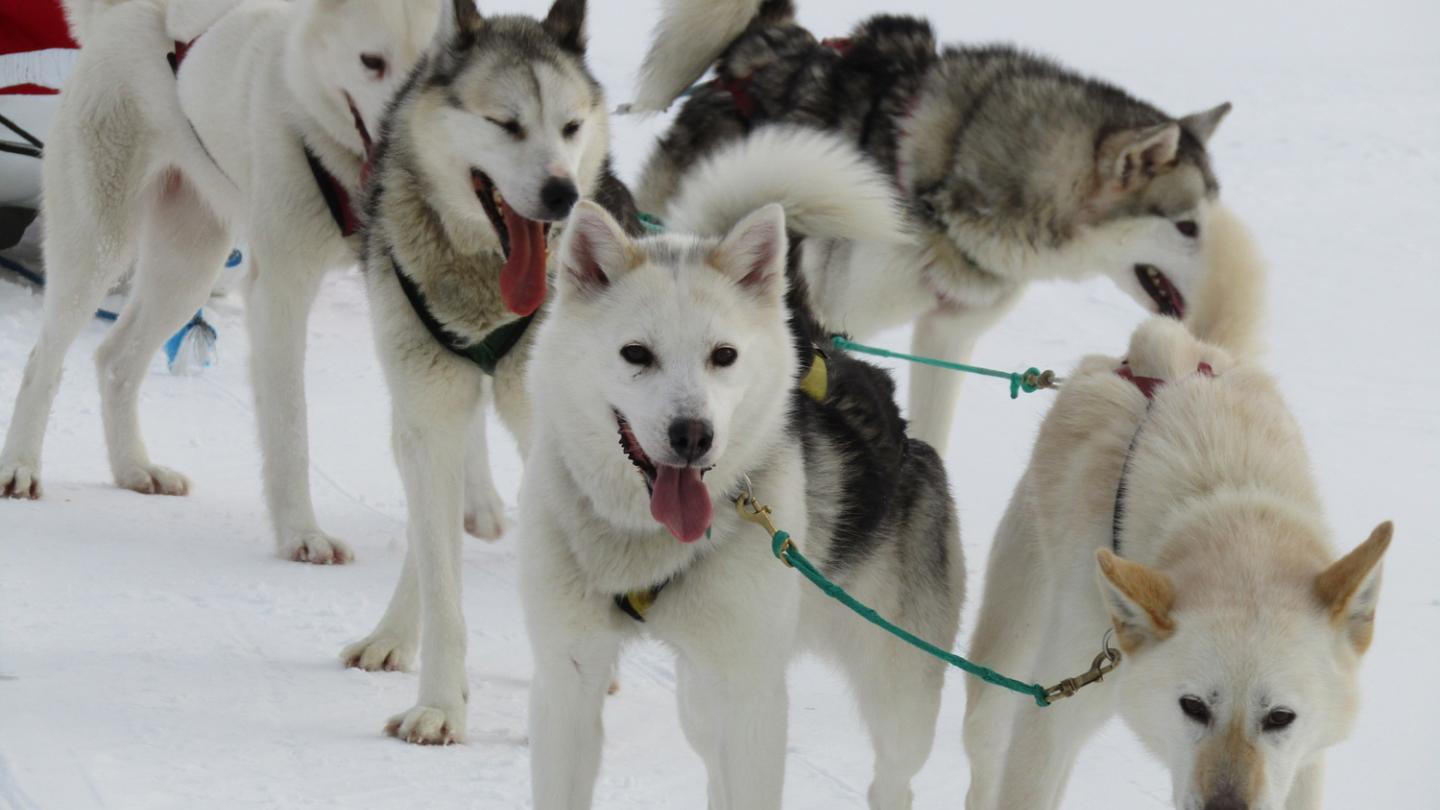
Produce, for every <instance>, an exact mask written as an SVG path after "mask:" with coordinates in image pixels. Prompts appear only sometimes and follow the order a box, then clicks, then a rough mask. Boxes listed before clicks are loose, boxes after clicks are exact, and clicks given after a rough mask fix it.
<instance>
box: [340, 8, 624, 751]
mask: <svg viewBox="0 0 1440 810" xmlns="http://www.w3.org/2000/svg"><path fill="white" fill-rule="evenodd" d="M454 8H455V15H454V25H453V26H447V28H448V29H449V30H448V31H447V34H446V39H445V40H444V41H443V42H442V43H441V44H440V45H439V46H438V47H437V48H435V49H434V51H433V53H431V54H430V55H428V56H426V57H424V58H423V59H422V61H421V63H420V65H419V66H418V67H417V68H416V70H415V73H414V75H413V76H412V77H411V78H410V80H409V81H408V82H407V83H406V85H405V86H404V87H403V88H402V89H401V90H400V92H399V94H398V95H397V96H396V98H395V101H394V103H393V105H392V106H391V108H390V112H389V114H388V115H387V117H386V119H385V123H384V127H383V131H382V133H381V137H380V140H379V144H378V146H377V148H376V156H375V161H374V179H373V181H372V183H371V188H370V194H369V197H368V199H367V205H366V222H367V225H366V230H365V238H364V249H363V255H364V267H365V276H366V283H367V287H368V291H369V295H370V310H371V315H372V319H373V321H374V326H375V339H376V344H377V346H378V353H379V357H380V362H381V365H382V367H383V368H384V371H385V376H386V380H387V382H388V383H389V387H390V392H391V399H392V403H393V434H392V435H393V446H394V452H395V458H396V461H397V463H398V464H399V468H400V473H401V478H402V479H403V481H404V485H405V492H406V499H407V503H408V508H409V528H408V531H407V535H408V540H409V544H408V548H407V552H406V557H405V563H404V568H403V570H402V572H401V576H400V581H399V584H398V585H397V587H396V591H395V595H394V599H393V600H392V601H391V604H390V606H389V608H388V609H387V610H386V612H385V615H384V617H383V618H382V619H381V621H380V623H379V625H378V626H377V628H376V629H375V631H374V632H373V633H371V634H370V635H369V636H368V637H367V638H365V639H363V640H361V641H359V642H356V643H355V644H352V645H350V646H348V647H347V648H346V649H345V650H344V652H343V653H342V657H343V658H344V660H345V662H346V663H347V664H348V665H350V666H355V667H360V668H362V669H367V670H377V669H405V668H408V667H409V666H410V664H411V662H412V661H413V659H414V657H415V653H416V651H417V648H418V649H419V651H420V652H421V654H422V656H421V664H422V666H421V671H420V692H419V699H418V701H417V704H416V706H415V707H414V708H413V709H411V710H409V711H407V712H406V713H404V714H401V715H398V716H396V717H394V718H393V719H392V720H391V721H390V722H389V724H388V726H387V731H388V732H389V733H390V734H393V735H396V736H399V737H401V738H403V739H406V740H409V741H411V742H417V743H448V742H453V741H458V740H461V739H463V738H464V736H465V699H466V698H465V695H466V694H467V691H468V690H467V689H466V687H465V625H464V617H463V616H462V615H461V612H460V597H459V593H460V567H459V555H460V540H461V530H462V527H466V528H469V530H470V531H471V532H472V533H476V534H493V535H497V536H498V534H499V532H500V530H501V527H500V525H499V517H500V514H501V511H502V507H501V504H500V502H499V498H498V496H496V495H495V494H494V488H493V486H492V485H491V483H490V477H489V476H490V473H489V459H488V458H487V457H486V455H485V447H484V441H483V438H484V429H485V422H484V415H483V411H482V409H481V402H482V397H483V395H484V393H485V391H486V389H488V388H490V387H491V382H490V381H489V380H488V379H487V375H494V382H493V385H494V388H495V391H496V394H497V405H498V406H499V408H500V411H501V413H502V415H503V416H505V417H506V421H507V423H508V424H509V426H510V427H511V428H512V429H513V430H514V432H515V434H516V436H517V438H518V439H519V440H520V442H521V444H522V447H523V445H524V444H525V441H526V435H527V431H526V429H525V427H526V425H525V423H526V420H525V418H524V415H525V413H526V404H525V399H524V393H523V388H524V386H523V374H521V373H519V372H518V371H517V369H521V368H523V363H524V357H525V354H526V351H527V347H528V345H529V343H528V341H529V339H530V335H531V330H530V329H529V326H530V322H531V320H532V319H533V318H535V317H537V315H538V311H539V310H540V308H541V306H542V305H543V304H544V302H545V300H546V297H547V291H548V289H549V286H550V282H549V279H548V272H549V264H550V263H549V255H550V242H551V241H552V240H553V239H554V238H555V237H556V235H558V233H559V229H560V225H561V223H562V222H563V220H564V219H565V218H566V217H567V216H568V215H569V214H570V210H571V208H572V207H573V206H574V205H575V202H576V200H578V199H579V198H580V197H582V196H584V197H587V198H595V199H599V200H602V201H605V202H606V203H607V204H608V205H610V206H611V207H612V209H613V210H615V211H616V212H617V216H619V217H620V218H621V219H623V220H625V221H627V222H628V223H630V227H631V229H632V231H638V230H639V229H640V225H639V220H638V218H637V217H636V216H635V212H634V207H633V204H632V203H631V201H630V198H629V191H628V190H627V189H626V188H625V187H624V186H623V185H622V184H620V183H619V181H618V180H616V179H615V178H614V176H613V175H612V174H611V172H610V169H609V163H608V152H607V150H608V148H609V117H608V113H607V112H606V108H605V98H604V94H603V92H602V90H601V88H600V85H599V84H598V83H597V82H596V81H595V79H594V77H593V76H591V74H590V72H589V70H588V69H587V67H586V65H585V33H584V25H585V2H584V0H556V2H555V3H554V5H553V6H552V7H551V9H550V11H549V14H548V15H547V16H546V17H545V19H544V20H543V21H542V20H536V19H533V18H530V17H521V16H494V17H482V16H481V15H480V13H479V12H478V11H477V10H476V8H475V6H474V4H473V3H472V2H471V1H470V0H455V2H454ZM467 436H468V437H470V439H469V441H467ZM477 482H478V485H477ZM487 493H488V495H487ZM477 524H478V525H477ZM422 617H423V620H422ZM422 628H423V632H422ZM422 639H423V644H422V643H421V642H422Z"/></svg>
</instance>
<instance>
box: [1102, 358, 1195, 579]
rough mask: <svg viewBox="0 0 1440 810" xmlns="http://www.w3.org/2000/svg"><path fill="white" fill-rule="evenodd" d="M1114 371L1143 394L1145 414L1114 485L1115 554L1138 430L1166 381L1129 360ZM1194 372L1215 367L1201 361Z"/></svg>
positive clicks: (1112, 534)
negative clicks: (1139, 370) (1138, 370)
mask: <svg viewBox="0 0 1440 810" xmlns="http://www.w3.org/2000/svg"><path fill="white" fill-rule="evenodd" d="M1115 373H1116V374H1117V375H1118V376H1119V377H1120V378H1121V379H1125V380H1129V381H1130V382H1131V383H1133V384H1134V386H1135V387H1136V388H1137V389H1139V391H1140V393H1142V394H1144V395H1145V400H1146V402H1145V415H1144V416H1142V417H1140V423H1139V424H1138V425H1136V426H1135V435H1133V436H1131V437H1130V446H1129V447H1128V448H1126V450H1125V462H1124V463H1123V464H1121V465H1120V483H1118V484H1117V485H1116V486H1115V510H1114V513H1113V516H1112V517H1111V519H1110V550H1111V551H1114V552H1115V553H1116V554H1117V555H1118V554H1120V530H1121V529H1122V528H1123V524H1124V521H1125V481H1126V480H1127V479H1128V478H1129V477H1130V459H1131V458H1132V457H1133V456H1134V455H1135V445H1136V444H1138V443H1139V441H1140V432H1141V431H1142V430H1144V428H1145V423H1146V422H1147V421H1149V420H1150V411H1151V409H1152V408H1154V407H1155V392H1156V391H1158V390H1159V389H1160V386H1162V385H1164V384H1165V383H1166V382H1167V381H1166V380H1163V379H1161V378H1159V377H1142V376H1140V375H1139V374H1136V373H1135V372H1134V371H1133V370H1132V369H1131V368H1130V361H1129V360H1125V361H1122V363H1121V365H1120V368H1117V369H1115ZM1195 373H1196V374H1203V375H1204V376H1206V377H1214V376H1215V369H1213V368H1211V367H1210V364H1209V363H1201V364H1199V365H1198V366H1196V367H1195Z"/></svg>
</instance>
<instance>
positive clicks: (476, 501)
mask: <svg viewBox="0 0 1440 810" xmlns="http://www.w3.org/2000/svg"><path fill="white" fill-rule="evenodd" d="M485 387H486V388H489V387H490V386H489V385H488V384H487V385H486V386H485ZM487 421H488V418H487V415H486V413H485V407H484V403H483V402H481V403H480V405H478V406H477V407H476V408H475V418H474V419H473V420H472V421H471V422H470V437H469V443H468V444H467V445H466V447H465V531H466V532H468V533H470V534H471V535H472V536H474V537H478V538H480V539H481V540H499V539H500V536H501V535H503V534H504V533H505V502H504V501H502V500H501V499H500V493H498V492H496V491H495V482H494V480H493V479H492V478H491V477H490V451H489V447H488V443H487V441H486V437H485V433H486V428H487V426H486V422H487Z"/></svg>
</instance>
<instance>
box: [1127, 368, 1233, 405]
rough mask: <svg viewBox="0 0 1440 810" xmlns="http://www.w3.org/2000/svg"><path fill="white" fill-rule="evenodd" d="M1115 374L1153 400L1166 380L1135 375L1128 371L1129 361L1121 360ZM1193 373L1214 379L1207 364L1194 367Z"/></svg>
mask: <svg viewBox="0 0 1440 810" xmlns="http://www.w3.org/2000/svg"><path fill="white" fill-rule="evenodd" d="M1115 373H1116V374H1118V375H1120V376H1121V377H1122V378H1124V379H1127V380H1129V381H1130V382H1132V383H1134V384H1135V387H1136V388H1138V389H1140V393H1142V394H1144V395H1145V398H1146V399H1154V398H1155V390H1156V389H1157V388H1159V387H1160V386H1162V385H1164V384H1165V383H1166V382H1167V380H1162V379H1160V378H1159V377H1142V376H1140V375H1139V374H1136V373H1135V372H1133V371H1131V370H1130V361H1129V360H1122V361H1121V362H1120V368H1117V369H1115ZM1195 373H1196V374H1203V375H1205V376H1206V377H1214V376H1215V369H1213V368H1211V367H1210V364H1209V363H1201V364H1200V365H1198V366H1196V367H1195Z"/></svg>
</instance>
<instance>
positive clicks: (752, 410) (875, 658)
mask: <svg viewBox="0 0 1440 810" xmlns="http://www.w3.org/2000/svg"><path fill="white" fill-rule="evenodd" d="M778 137H779V138H781V139H783V138H785V137H792V140H791V142H790V143H788V145H787V144H780V143H778V142H777V143H776V144H774V145H775V146H777V147H780V146H787V147H788V148H789V149H790V150H791V151H790V152H789V153H787V154H792V155H793V156H794V157H795V161H796V162H793V163H792V162H790V161H787V163H788V164H789V165H790V168H791V170H792V171H800V170H801V169H803V166H800V165H799V164H800V163H802V162H803V161H804V158H805V155H806V154H807V153H809V154H810V155H811V156H813V155H815V154H817V153H818V152H823V151H824V150H826V149H831V150H832V151H833V149H834V148H835V147H834V145H833V143H830V142H829V141H827V137H828V136H824V135H820V134H814V133H810V134H805V133H792V134H791V135H789V136H787V135H781V136H778ZM852 168H855V169H859V168H861V167H860V166H859V164H856V165H855V166H852ZM875 174H876V175H877V176H876V177H875V178H874V179H875V184H874V186H872V187H871V188H870V189H867V188H866V187H864V186H863V184H857V185H852V186H851V187H850V193H849V194H828V193H826V192H828V191H829V190H830V189H829V188H828V187H826V186H825V183H824V182H820V183H819V184H818V185H808V186H807V184H806V183H805V182H803V181H800V182H795V181H794V174H788V175H783V174H782V173H771V175H770V176H771V179H772V181H773V180H776V179H777V178H778V179H780V180H785V179H786V178H788V181H787V182H788V188H787V189H785V190H782V191H781V193H779V194H777V195H776V196H775V197H772V199H780V200H781V201H782V202H783V203H785V205H784V206H783V207H782V206H781V205H775V204H771V205H766V206H764V207H762V208H760V209H759V210H757V211H755V212H754V213H751V214H750V215H748V216H746V217H744V218H743V219H742V220H741V221H740V222H739V223H737V224H735V225H734V226H733V227H731V228H730V229H729V230H728V233H725V235H724V236H723V237H721V238H699V237H693V236H671V235H666V236H652V237H649V238H645V239H641V240H634V239H632V238H631V237H630V236H628V235H627V234H626V233H625V231H624V229H623V228H621V227H620V225H618V224H617V223H616V222H615V221H614V220H613V219H612V218H611V217H610V216H609V215H608V214H607V213H606V212H605V211H604V210H603V209H601V208H600V207H598V206H595V205H593V204H591V203H588V202H582V203H580V204H579V205H578V206H577V208H576V210H575V212H574V213H572V214H571V216H570V220H569V222H568V223H567V225H566V233H565V236H564V244H563V246H562V247H561V249H560V265H561V266H560V270H559V272H558V274H557V280H556V286H557V292H556V300H555V301H554V302H553V303H552V304H551V307H550V314H549V316H548V317H547V319H546V321H545V323H544V324H543V325H541V326H540V327H539V332H540V334H539V335H538V336H537V337H536V339H535V345H534V347H533V349H532V352H531V359H530V371H529V373H530V376H529V380H530V392H531V397H532V402H533V404H534V408H533V416H532V426H531V427H532V435H531V449H530V453H529V455H528V456H527V459H526V467H525V478H524V485H523V486H522V488H521V496H520V498H521V504H520V515H521V530H522V534H523V542H521V544H520V553H521V577H522V583H521V593H522V597H523V599H524V601H525V608H526V616H527V622H528V626H529V631H530V638H531V643H532V647H533V649H534V653H535V676H534V681H533V686H532V692H531V701H530V746H531V757H532V776H533V780H532V782H533V790H534V806H535V808H537V810H577V809H578V808H585V807H589V806H590V802H591V797H592V790H593V787H594V783H595V777H596V772H597V768H598V765H599V760H600V749H601V736H602V735H601V707H602V703H603V701H604V696H605V694H606V689H607V686H608V685H609V684H610V678H611V673H612V671H613V669H614V666H615V663H616V659H617V656H618V655H619V653H620V650H621V648H622V646H623V645H624V644H625V643H626V642H627V641H628V640H631V639H635V638H638V637H641V636H642V635H649V636H651V637H654V638H657V639H660V640H662V641H664V642H665V643H667V644H668V645H670V646H671V647H672V648H673V650H674V651H675V656H676V675H677V681H676V688H677V691H678V693H679V694H678V697H679V706H680V719H681V724H682V725H683V727H684V729H685V732H686V736H687V738H688V739H689V740H690V743H691V744H692V745H693V746H694V747H695V749H696V751H697V753H699V755H700V756H701V758H702V759H703V760H704V762H705V765H706V768H707V771H708V773H709V787H708V793H707V798H708V806H709V808H711V810H773V809H774V808H779V807H780V799H781V792H782V786H783V780H784V771H785V741H786V716H787V698H786V685H785V674H786V667H787V664H788V662H789V661H790V659H791V658H792V655H793V654H794V652H795V651H796V650H798V649H810V650H813V651H815V652H819V653H821V654H823V655H825V656H827V657H828V658H830V659H832V660H833V661H834V663H835V664H837V665H838V666H839V667H841V669H842V670H843V671H844V672H845V674H846V675H847V676H848V677H849V679H850V681H851V684H852V686H853V690H854V694H855V696H856V698H857V700H858V702H859V708H860V713H861V716H862V717H863V719H864V721H865V724H866V725H867V726H868V728H869V731H870V735H871V737H872V741H873V743H874V746H875V752H876V757H875V761H876V766H875V774H874V779H873V781H872V783H871V785H870V788H869V798H870V806H871V807H872V808H881V809H883V810H900V808H908V807H910V804H911V792H910V781H911V778H912V777H913V776H914V774H915V773H916V772H917V771H918V770H919V769H920V767H921V765H922V764H923V763H924V762H925V760H926V758H927V756H928V755H929V751H930V747H931V742H932V738H933V735H934V730H935V720H936V716H937V712H938V710H939V703H940V691H941V685H942V682H943V677H944V672H943V669H942V665H941V664H940V663H939V662H938V661H936V660H934V659H932V658H929V657H927V656H925V655H923V654H921V653H919V652H917V651H915V650H913V649H911V648H909V647H905V646H903V645H902V643H901V642H899V641H897V640H895V639H894V638H893V637H891V636H889V635H887V634H886V633H884V632H883V631H881V630H879V629H878V628H876V627H874V626H872V625H870V624H868V623H866V622H865V621H864V620H863V619H860V618H858V617H856V616H854V615H853V614H851V613H849V612H847V611H846V610H845V608H843V607H841V606H839V605H838V604H836V603H834V602H832V601H830V600H829V599H828V598H827V597H825V596H824V595H823V594H822V593H821V592H820V591H819V590H817V589H815V588H813V586H811V585H810V584H809V583H808V582H806V581H805V580H804V579H802V578H801V577H800V576H799V575H797V574H796V573H795V572H794V571H792V570H790V569H789V568H786V567H785V566H784V565H783V564H781V563H780V562H779V561H777V560H776V559H775V558H774V557H773V556H772V555H771V552H770V541H769V539H768V538H767V537H766V536H765V533H764V532H763V531H761V530H759V529H758V528H757V527H756V526H754V525H752V524H749V523H745V522H743V521H742V520H741V519H740V517H739V515H738V514H737V512H736V508H735V504H734V499H735V497H736V495H737V494H738V493H739V492H740V491H741V490H742V488H743V487H745V486H746V485H747V483H748V486H750V487H752V488H753V492H754V493H755V496H756V497H757V499H758V500H760V501H762V502H764V503H766V504H768V505H770V506H771V507H772V508H773V510H774V515H773V517H774V519H775V521H776V524H777V525H778V526H780V527H781V528H783V529H785V530H786V531H788V532H789V533H790V534H791V536H792V537H793V538H794V540H795V542H797V543H798V544H799V546H800V548H802V549H803V550H804V552H805V554H806V555H807V556H808V557H809V558H810V559H811V560H813V561H815V562H816V564H818V565H819V566H820V567H821V568H822V569H823V570H824V571H825V573H826V574H827V575H828V576H830V577H832V578H834V579H835V580H836V581H838V582H839V583H841V584H842V585H843V586H844V587H845V588H847V589H848V590H849V591H850V592H851V593H853V594H855V595H856V596H857V597H858V598H860V599H862V600H864V601H866V602H867V603H869V604H872V605H874V606H875V607H876V608H877V609H878V610H879V611H880V612H882V613H883V614H885V615H887V616H889V617H892V618H894V619H895V620H896V621H897V622H898V623H899V624H901V625H903V626H905V627H906V628H908V629H910V630H912V631H914V632H915V633H917V634H919V635H920V636H922V637H924V638H926V639H929V640H930V641H932V642H934V643H936V644H939V645H940V646H942V647H944V646H949V645H950V644H952V642H953V641H954V639H955V634H956V631H957V629H958V624H959V614H960V605H961V601H962V598H963V589H964V565H963V561H962V558H961V551H960V545H959V529H958V524H957V520H956V516H955V510H954V503H953V501H952V500H951V497H950V495H949V491H948V488H947V484H946V477H945V471H944V468H943V467H942V465H941V462H940V459H939V457H938V456H937V455H936V453H935V452H934V451H933V450H932V449H931V448H930V446H929V445H926V444H924V443H922V442H920V441H918V440H914V439H910V438H907V436H906V434H905V422H904V420H903V419H901V418H900V415H899V411H898V408H897V407H896V405H895V402H894V386H893V384H892V382H891V380H890V378H889V376H888V375H886V374H885V373H884V372H883V371H881V370H879V369H877V368H875V367H873V366H870V365H868V364H866V363H864V362H862V361H859V360H857V359H854V358H852V357H847V356H838V355H835V354H831V355H829V356H828V357H821V356H820V355H817V353H816V352H817V349H816V346H817V345H819V344H820V343H822V342H824V340H825V335H823V334H821V333H820V331H819V330H818V329H816V328H814V327H813V326H812V325H811V324H810V322H809V319H808V317H807V316H806V313H805V312H804V311H803V303H802V302H803V294H802V291H798V290H792V291H791V292H793V293H795V294H793V295H790V296H789V297H788V300H787V287H788V284H787V273H786V258H787V255H788V254H789V249H788V239H787V232H786V226H787V217H786V212H787V211H791V210H794V211H796V212H797V214H796V216H795V217H793V218H791V219H790V221H789V225H790V226H791V228H792V229H793V230H794V231H796V232H798V233H800V234H807V235H817V230H818V231H824V230H826V229H828V231H829V232H830V233H836V232H845V231H846V230H850V231H851V232H872V233H873V232H875V231H877V230H880V229H881V227H880V225H879V224H878V221H877V220H885V218H886V214H887V213H888V212H887V211H885V210H883V209H882V210H880V211H879V212H878V217H877V216H875V215H874V214H875V212H874V210H873V209H874V206H873V204H871V203H873V202H874V201H875V200H877V199H883V198H884V197H885V195H886V194H887V190H886V184H885V181H884V179H883V177H878V173H875ZM865 179H867V178H861V180H862V181H863V180H865ZM756 180H757V184H762V183H763V180H764V178H763V177H759V176H757V178H756ZM831 181H832V182H838V181H837V180H836V178H835V177H833V176H832V177H831ZM806 188H809V189H810V190H811V192H812V193H814V194H816V195H823V196H821V197H820V199H818V200H815V201H811V202H813V203H815V204H807V203H806V202H805V201H798V202H797V200H796V199H795V196H796V195H797V194H803V192H804V190H805V189H806ZM874 188H878V193H876V194H870V190H873V189H874ZM753 190H754V192H755V196H758V197H759V198H760V199H762V200H763V199H765V198H766V193H765V191H764V190H763V189H760V188H759V187H758V185H757V187H756V188H755V189H753ZM867 194H869V196H868V198H867ZM867 199H868V201H869V202H867ZM727 202H728V203H729V207H730V209H731V210H733V209H734V204H733V203H734V202H735V201H734V200H729V201H721V205H720V206H719V207H725V204H726V203H727ZM706 219H707V218H706V217H699V218H696V217H689V218H687V222H691V223H694V222H698V221H701V220H706ZM821 220H823V221H821ZM708 221H711V222H714V221H715V217H709V218H708ZM817 221H818V222H817ZM889 221H891V222H893V221H894V217H893V216H891V217H890V218H889ZM817 225H818V226H821V227H819V228H817ZM817 364H818V365H819V366H820V368H817V367H816V366H817ZM822 370H823V373H822ZM822 378H823V379H822ZM802 381H803V384H802ZM676 804H683V805H688V806H701V805H702V804H703V802H702V799H701V798H700V795H699V792H698V789H697V795H695V796H687V797H684V799H683V800H682V799H680V798H679V797H677V800H676Z"/></svg>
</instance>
